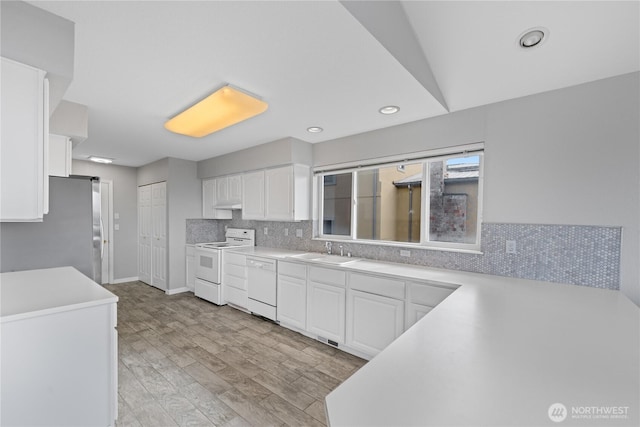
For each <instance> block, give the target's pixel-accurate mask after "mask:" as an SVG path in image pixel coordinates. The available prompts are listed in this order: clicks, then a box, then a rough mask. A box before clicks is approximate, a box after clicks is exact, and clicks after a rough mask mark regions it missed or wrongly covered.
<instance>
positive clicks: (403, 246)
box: [311, 236, 484, 255]
mask: <svg viewBox="0 0 640 427" xmlns="http://www.w3.org/2000/svg"><path fill="white" fill-rule="evenodd" d="M311 240H317V241H319V242H333V243H343V244H354V245H367V246H385V247H389V248H398V249H414V250H426V251H440V252H458V253H464V254H473V255H484V252H482V250H480V249H465V248H449V247H442V246H426V245H420V244H415V243H413V244H412V243H402V242H385V241H373V240H352V239H349V238H346V239H341V238H340V237H338V236H336V237H335V238H328V237H313V238H312V239H311Z"/></svg>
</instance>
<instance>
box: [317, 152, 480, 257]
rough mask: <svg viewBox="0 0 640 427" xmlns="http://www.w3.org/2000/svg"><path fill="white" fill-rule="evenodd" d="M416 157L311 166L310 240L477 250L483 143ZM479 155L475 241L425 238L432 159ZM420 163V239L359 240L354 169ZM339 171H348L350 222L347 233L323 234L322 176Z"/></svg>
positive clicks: (428, 232) (423, 153)
mask: <svg viewBox="0 0 640 427" xmlns="http://www.w3.org/2000/svg"><path fill="white" fill-rule="evenodd" d="M417 154H419V155H418V156H415V157H414V156H411V157H405V158H404V159H402V158H398V157H397V156H396V157H394V158H381V159H371V160H369V161H367V162H366V163H364V164H362V165H356V164H353V163H351V164H342V165H332V166H328V167H318V168H315V169H314V179H313V185H314V194H315V195H316V197H315V198H314V205H315V209H314V214H315V215H314V218H315V219H317V227H314V237H313V238H314V239H316V240H324V241H340V242H353V243H358V244H365V245H378V246H391V247H406V248H416V249H432V250H442V251H456V252H469V253H481V252H480V249H481V228H482V220H483V198H484V197H483V194H484V144H483V143H477V144H470V145H467V146H463V149H461V147H452V148H449V149H439V150H434V151H430V152H421V153H417ZM474 156H478V158H479V166H478V167H479V171H478V196H477V197H478V200H477V213H476V215H477V218H476V232H475V243H457V242H440V241H434V240H429V239H430V238H431V236H430V234H431V230H430V224H429V217H430V209H431V206H430V196H429V194H430V185H431V182H430V181H429V178H430V168H431V165H430V164H431V163H432V162H433V161H437V160H441V161H446V160H447V159H451V158H460V157H474ZM416 163H422V185H421V215H420V241H419V242H400V241H392V240H372V239H360V238H358V237H357V216H358V212H357V207H358V205H357V197H358V196H357V195H358V179H357V172H359V171H365V170H371V169H380V168H382V167H390V166H398V165H403V164H406V165H408V164H416ZM343 173H351V175H352V178H351V224H350V227H351V229H350V233H349V235H334V234H324V224H323V222H324V221H323V219H324V179H325V178H324V177H325V176H327V175H338V174H343Z"/></svg>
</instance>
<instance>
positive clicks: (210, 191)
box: [202, 178, 231, 219]
mask: <svg viewBox="0 0 640 427" xmlns="http://www.w3.org/2000/svg"><path fill="white" fill-rule="evenodd" d="M217 193H218V179H215V178H211V179H204V180H202V218H204V219H231V211H230V210H224V209H217V208H216V206H218V205H219V203H218V197H217Z"/></svg>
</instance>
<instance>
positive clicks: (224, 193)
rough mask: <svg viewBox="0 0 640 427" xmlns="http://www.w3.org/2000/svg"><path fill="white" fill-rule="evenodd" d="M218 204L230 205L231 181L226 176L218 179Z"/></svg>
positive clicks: (216, 180)
mask: <svg viewBox="0 0 640 427" xmlns="http://www.w3.org/2000/svg"><path fill="white" fill-rule="evenodd" d="M215 182H216V204H217V205H226V204H228V203H229V179H228V178H227V177H226V176H223V177H220V178H216V179H215Z"/></svg>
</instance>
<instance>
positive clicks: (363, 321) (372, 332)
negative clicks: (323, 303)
mask: <svg viewBox="0 0 640 427" xmlns="http://www.w3.org/2000/svg"><path fill="white" fill-rule="evenodd" d="M403 330H404V301H401V300H396V299H393V298H388V297H382V296H379V295H374V294H369V293H366V292H361V291H354V290H349V291H348V293H347V346H349V347H351V348H354V349H356V350H360V351H362V352H364V353H366V354H369V355H371V356H375V355H376V354H378V353H379V352H381V351H382V350H383V349H384V348H385V347H386V346H387V345H389V344H390V343H391V342H392V341H393V340H395V339H396V338H397V337H399V336H400V334H402V331H403Z"/></svg>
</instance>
